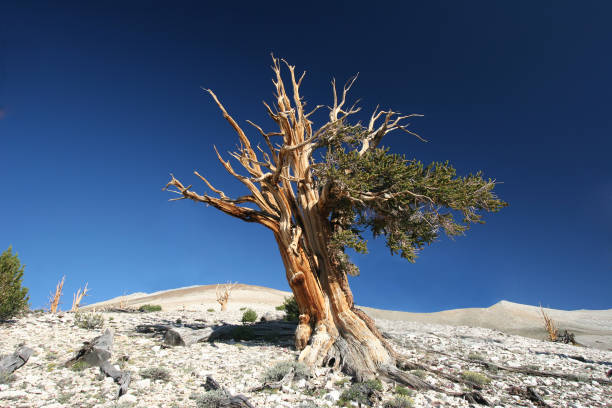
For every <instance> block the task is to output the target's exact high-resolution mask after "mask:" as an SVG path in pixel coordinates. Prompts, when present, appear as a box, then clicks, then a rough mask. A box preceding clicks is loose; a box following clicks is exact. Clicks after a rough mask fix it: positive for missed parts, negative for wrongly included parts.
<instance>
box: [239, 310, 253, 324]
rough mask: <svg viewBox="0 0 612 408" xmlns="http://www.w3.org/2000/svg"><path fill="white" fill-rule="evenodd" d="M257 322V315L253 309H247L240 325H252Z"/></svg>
mask: <svg viewBox="0 0 612 408" xmlns="http://www.w3.org/2000/svg"><path fill="white" fill-rule="evenodd" d="M256 320H257V313H256V312H255V311H254V310H253V309H247V310H246V311H245V312H244V313H243V314H242V323H247V322H249V323H252V322H254V321H256Z"/></svg>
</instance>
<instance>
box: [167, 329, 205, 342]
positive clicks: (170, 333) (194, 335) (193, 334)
mask: <svg viewBox="0 0 612 408" xmlns="http://www.w3.org/2000/svg"><path fill="white" fill-rule="evenodd" d="M213 331H214V330H213V329H212V328H211V327H207V328H205V329H200V330H198V329H191V328H189V327H171V328H169V329H168V330H167V331H166V334H164V344H166V345H168V346H191V345H192V344H195V343H199V342H202V341H207V340H208V339H209V338H210V335H211V334H212V333H213Z"/></svg>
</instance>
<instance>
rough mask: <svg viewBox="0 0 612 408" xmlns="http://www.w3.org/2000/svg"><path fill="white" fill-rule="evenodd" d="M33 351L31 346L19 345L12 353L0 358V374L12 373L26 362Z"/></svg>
mask: <svg viewBox="0 0 612 408" xmlns="http://www.w3.org/2000/svg"><path fill="white" fill-rule="evenodd" d="M33 352H34V350H32V349H31V348H29V347H26V346H21V347H19V348H18V349H17V350H15V352H14V353H13V354H10V355H8V356H6V357H3V358H2V359H1V360H0V375H9V374H12V373H13V372H14V371H15V370H17V369H18V368H20V367H22V366H23V365H24V364H25V363H27V362H28V360H29V359H30V356H31V355H32V353H33Z"/></svg>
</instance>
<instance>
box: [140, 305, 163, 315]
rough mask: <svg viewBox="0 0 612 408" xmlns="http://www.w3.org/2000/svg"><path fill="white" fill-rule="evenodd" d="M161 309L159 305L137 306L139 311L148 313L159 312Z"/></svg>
mask: <svg viewBox="0 0 612 408" xmlns="http://www.w3.org/2000/svg"><path fill="white" fill-rule="evenodd" d="M161 310H162V307H161V306H160V305H142V306H140V307H139V308H138V311H139V312H143V313H150V312H159V311H161Z"/></svg>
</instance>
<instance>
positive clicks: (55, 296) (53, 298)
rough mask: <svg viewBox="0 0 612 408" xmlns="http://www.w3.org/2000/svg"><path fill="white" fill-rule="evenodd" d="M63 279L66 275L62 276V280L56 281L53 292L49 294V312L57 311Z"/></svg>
mask: <svg viewBox="0 0 612 408" xmlns="http://www.w3.org/2000/svg"><path fill="white" fill-rule="evenodd" d="M64 280H66V276H65V275H64V277H62V280H61V281H59V282H58V283H57V286H56V287H55V293H51V294H49V311H50V312H51V313H55V312H57V311H58V310H59V309H58V306H59V302H60V298H61V297H62V288H63V287H64Z"/></svg>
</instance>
